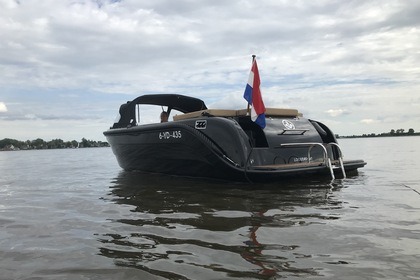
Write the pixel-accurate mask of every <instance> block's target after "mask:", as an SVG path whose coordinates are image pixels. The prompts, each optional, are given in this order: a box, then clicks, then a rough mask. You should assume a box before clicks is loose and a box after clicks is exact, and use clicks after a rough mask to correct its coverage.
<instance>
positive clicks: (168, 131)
mask: <svg viewBox="0 0 420 280" xmlns="http://www.w3.org/2000/svg"><path fill="white" fill-rule="evenodd" d="M141 104H149V105H156V106H166V107H167V113H168V114H169V115H170V116H173V121H170V122H165V123H155V124H142V125H137V124H138V123H139V115H140V112H139V111H140V110H139V106H138V105H141ZM175 111H178V112H180V114H178V115H175V113H174V112H175ZM119 113H120V118H119V120H117V121H116V122H115V123H114V125H113V126H112V127H111V128H110V129H109V130H107V131H105V132H104V134H105V136H106V138H107V140H108V142H109V143H110V145H111V147H112V150H113V152H114V154H115V156H116V157H117V160H118V163H119V165H120V166H121V167H122V168H123V169H125V170H140V171H144V172H152V173H165V174H173V175H181V176H193V177H207V178H217V179H224V180H232V181H255V182H258V181H276V180H279V179H281V178H284V177H290V176H294V177H301V176H308V175H310V176H312V175H318V174H319V175H327V176H332V177H333V178H334V176H335V175H334V174H340V176H344V177H345V175H346V173H349V172H353V171H357V169H358V168H360V167H363V166H364V165H365V164H366V163H365V162H364V161H363V160H343V158H342V153H341V150H340V147H339V146H338V144H337V140H336V138H335V136H334V134H333V132H332V131H331V130H330V129H329V128H328V127H327V126H326V125H324V124H322V123H320V122H318V121H315V120H310V119H306V118H304V117H303V116H302V115H301V114H300V113H299V112H298V111H297V110H294V109H279V108H267V109H266V111H265V116H266V120H265V122H266V126H265V128H261V127H260V126H259V125H257V124H256V123H255V122H254V121H252V120H251V117H250V116H249V114H248V111H247V110H246V109H244V110H218V109H207V107H206V105H205V104H204V102H203V101H202V100H200V99H197V98H192V97H187V96H183V95H175V94H159V95H143V96H140V97H138V98H136V99H134V100H132V101H129V102H127V103H125V104H123V105H121V107H120V110H119Z"/></svg>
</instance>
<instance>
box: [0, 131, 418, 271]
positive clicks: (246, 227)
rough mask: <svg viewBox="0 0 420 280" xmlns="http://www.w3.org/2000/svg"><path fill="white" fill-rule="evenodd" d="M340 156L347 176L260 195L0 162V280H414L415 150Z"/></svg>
mask: <svg viewBox="0 0 420 280" xmlns="http://www.w3.org/2000/svg"><path fill="white" fill-rule="evenodd" d="M339 142H340V144H341V146H342V150H343V152H344V156H345V158H347V159H352V158H363V159H364V160H366V161H367V162H368V165H367V166H366V167H365V168H362V169H361V170H360V171H359V174H358V175H357V176H353V177H351V178H347V179H344V180H336V181H334V182H332V183H331V182H330V181H329V180H328V179H325V180H324V181H313V180H312V181H284V182H279V183H277V184H266V185H244V184H233V183H221V182H203V181H201V180H193V179H185V178H173V177H165V176H156V175H142V174H139V173H127V172H123V171H122V170H121V169H120V168H119V166H118V165H117V162H116V159H115V157H114V155H113V154H112V151H111V149H109V148H96V149H94V148H92V149H69V150H45V151H18V152H0V228H1V231H0V279H279V278H286V279H302V278H305V279H420V223H419V222H420V194H419V192H420V148H419V147H420V137H393V138H366V139H340V140H339Z"/></svg>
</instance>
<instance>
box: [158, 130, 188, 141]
mask: <svg viewBox="0 0 420 280" xmlns="http://www.w3.org/2000/svg"><path fill="white" fill-rule="evenodd" d="M170 138H176V139H179V138H182V134H181V131H180V130H177V131H163V132H159V139H161V140H162V139H170Z"/></svg>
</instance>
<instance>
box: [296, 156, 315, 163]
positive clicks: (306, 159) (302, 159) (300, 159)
mask: <svg viewBox="0 0 420 280" xmlns="http://www.w3.org/2000/svg"><path fill="white" fill-rule="evenodd" d="M311 160H312V157H310V158H309V160H308V157H299V158H297V157H296V158H294V159H293V161H294V162H310V161H311Z"/></svg>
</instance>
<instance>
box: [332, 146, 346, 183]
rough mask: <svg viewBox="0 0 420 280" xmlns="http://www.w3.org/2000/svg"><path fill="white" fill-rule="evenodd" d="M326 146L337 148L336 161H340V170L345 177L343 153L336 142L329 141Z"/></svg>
mask: <svg viewBox="0 0 420 280" xmlns="http://www.w3.org/2000/svg"><path fill="white" fill-rule="evenodd" d="M327 146H334V147H336V148H337V150H338V153H339V155H338V161H339V162H340V167H341V171H342V172H343V177H344V178H346V177H347V176H346V170H345V169H344V163H343V153H342V152H341V148H340V146H339V145H338V144H337V143H334V142H331V143H328V144H327Z"/></svg>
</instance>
